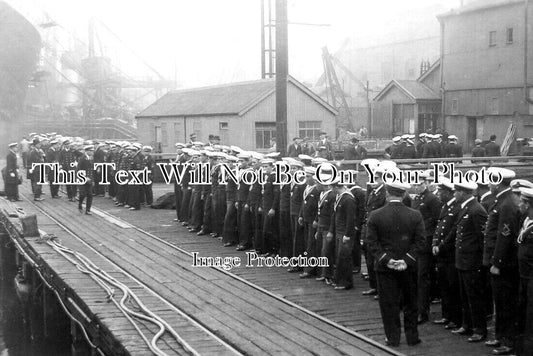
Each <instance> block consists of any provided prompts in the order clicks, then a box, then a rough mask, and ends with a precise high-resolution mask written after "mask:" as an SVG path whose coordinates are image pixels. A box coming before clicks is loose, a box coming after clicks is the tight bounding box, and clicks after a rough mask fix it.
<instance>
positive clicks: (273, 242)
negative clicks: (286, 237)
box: [262, 211, 280, 253]
mask: <svg viewBox="0 0 533 356" xmlns="http://www.w3.org/2000/svg"><path fill="white" fill-rule="evenodd" d="M278 230H279V217H278V214H277V213H275V214H274V215H272V216H268V211H263V231H262V232H263V244H264V245H263V248H264V251H265V252H266V253H279V249H280V245H279V235H278V232H279V231H278Z"/></svg>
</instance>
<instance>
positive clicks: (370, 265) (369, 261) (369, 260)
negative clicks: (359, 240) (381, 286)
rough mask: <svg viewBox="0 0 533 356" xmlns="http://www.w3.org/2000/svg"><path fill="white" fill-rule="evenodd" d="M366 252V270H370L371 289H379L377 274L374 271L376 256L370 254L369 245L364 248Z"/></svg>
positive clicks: (369, 281) (369, 282)
mask: <svg viewBox="0 0 533 356" xmlns="http://www.w3.org/2000/svg"><path fill="white" fill-rule="evenodd" d="M364 251H365V261H366V268H367V270H368V284H369V285H370V288H372V289H377V287H378V283H377V280H376V272H375V270H374V255H373V254H372V252H370V249H369V248H368V245H367V244H365V246H364Z"/></svg>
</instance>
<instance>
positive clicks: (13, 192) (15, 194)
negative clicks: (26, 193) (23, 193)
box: [5, 183, 19, 200]
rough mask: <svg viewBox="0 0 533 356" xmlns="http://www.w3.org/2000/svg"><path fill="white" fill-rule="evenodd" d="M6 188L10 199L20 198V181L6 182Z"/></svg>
mask: <svg viewBox="0 0 533 356" xmlns="http://www.w3.org/2000/svg"><path fill="white" fill-rule="evenodd" d="M5 189H6V197H7V199H10V200H18V199H19V185H18V183H6V184H5Z"/></svg>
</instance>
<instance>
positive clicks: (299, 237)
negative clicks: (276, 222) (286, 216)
mask: <svg viewBox="0 0 533 356" xmlns="http://www.w3.org/2000/svg"><path fill="white" fill-rule="evenodd" d="M291 227H292V229H291V230H292V255H293V256H296V257H297V256H300V255H302V256H303V254H304V251H305V239H304V228H303V226H302V225H300V224H298V215H291Z"/></svg>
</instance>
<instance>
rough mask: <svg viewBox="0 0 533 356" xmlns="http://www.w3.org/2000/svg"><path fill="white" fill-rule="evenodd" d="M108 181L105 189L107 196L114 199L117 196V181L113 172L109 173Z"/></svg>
mask: <svg viewBox="0 0 533 356" xmlns="http://www.w3.org/2000/svg"><path fill="white" fill-rule="evenodd" d="M108 181H109V187H108V188H107V189H108V193H109V196H110V197H113V198H115V197H116V196H117V191H118V184H117V181H116V180H115V172H112V173H109V175H108Z"/></svg>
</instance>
